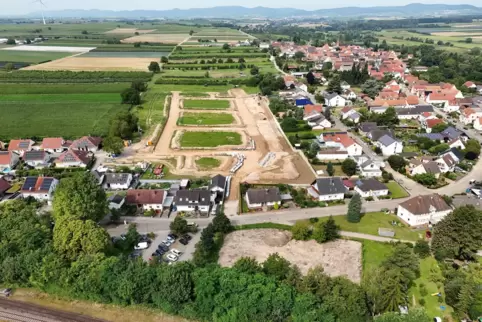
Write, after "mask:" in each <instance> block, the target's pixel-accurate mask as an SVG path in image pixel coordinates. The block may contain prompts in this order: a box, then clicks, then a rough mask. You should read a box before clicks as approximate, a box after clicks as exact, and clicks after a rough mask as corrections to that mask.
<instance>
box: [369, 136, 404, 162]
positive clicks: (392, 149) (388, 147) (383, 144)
mask: <svg viewBox="0 0 482 322" xmlns="http://www.w3.org/2000/svg"><path fill="white" fill-rule="evenodd" d="M373 144H374V145H375V146H377V147H379V148H380V149H381V150H382V154H383V156H387V157H389V156H391V155H394V154H397V153H402V151H403V142H402V141H400V140H397V139H395V138H394V137H392V136H390V135H388V134H385V135H383V136H381V137H380V138H379V139H378V140H376V141H375V142H373Z"/></svg>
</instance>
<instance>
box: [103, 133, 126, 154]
mask: <svg viewBox="0 0 482 322" xmlns="http://www.w3.org/2000/svg"><path fill="white" fill-rule="evenodd" d="M102 148H103V149H104V151H106V152H108V153H113V154H121V153H122V151H123V150H124V141H123V140H122V139H121V138H120V137H118V136H108V137H106V138H105V139H104V141H103V142H102Z"/></svg>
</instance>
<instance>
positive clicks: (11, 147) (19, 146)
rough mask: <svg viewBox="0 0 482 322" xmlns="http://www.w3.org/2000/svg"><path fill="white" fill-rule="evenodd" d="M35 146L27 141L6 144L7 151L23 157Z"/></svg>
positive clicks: (32, 142) (14, 141) (12, 141)
mask: <svg viewBox="0 0 482 322" xmlns="http://www.w3.org/2000/svg"><path fill="white" fill-rule="evenodd" d="M34 144H35V142H34V141H32V140H30V139H27V140H11V141H10V143H9V144H8V151H12V152H15V153H17V154H18V155H20V157H23V154H24V153H25V152H27V151H31V150H32V147H33V145H34Z"/></svg>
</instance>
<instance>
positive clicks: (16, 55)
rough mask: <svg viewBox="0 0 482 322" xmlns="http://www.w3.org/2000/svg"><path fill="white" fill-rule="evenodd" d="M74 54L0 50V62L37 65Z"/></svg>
mask: <svg viewBox="0 0 482 322" xmlns="http://www.w3.org/2000/svg"><path fill="white" fill-rule="evenodd" d="M73 54H74V53H58V52H55V53H53V52H44V51H19V50H1V51H0V61H9V62H15V63H30V64H38V63H40V62H45V61H48V60H56V59H59V58H63V57H67V56H71V55H73Z"/></svg>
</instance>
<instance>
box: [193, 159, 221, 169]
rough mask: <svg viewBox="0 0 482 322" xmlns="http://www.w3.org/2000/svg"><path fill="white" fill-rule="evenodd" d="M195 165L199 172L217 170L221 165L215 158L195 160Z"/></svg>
mask: <svg viewBox="0 0 482 322" xmlns="http://www.w3.org/2000/svg"><path fill="white" fill-rule="evenodd" d="M196 165H197V166H198V167H199V168H200V169H201V170H210V169H215V168H218V167H219V166H220V165H221V161H219V159H216V158H210V157H204V158H199V159H197V160H196Z"/></svg>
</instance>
